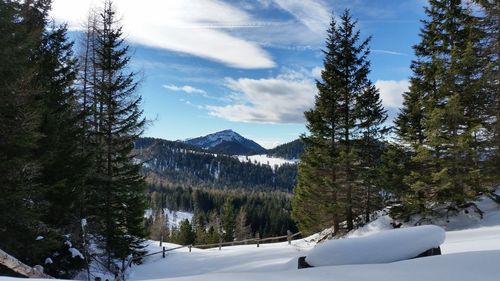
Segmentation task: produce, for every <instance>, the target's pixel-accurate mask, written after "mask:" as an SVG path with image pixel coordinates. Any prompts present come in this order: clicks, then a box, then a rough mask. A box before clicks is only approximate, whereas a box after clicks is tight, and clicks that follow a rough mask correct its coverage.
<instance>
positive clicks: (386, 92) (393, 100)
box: [375, 80, 410, 108]
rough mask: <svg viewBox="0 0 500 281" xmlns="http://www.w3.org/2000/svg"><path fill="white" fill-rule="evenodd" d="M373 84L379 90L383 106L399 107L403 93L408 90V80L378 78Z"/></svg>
mask: <svg viewBox="0 0 500 281" xmlns="http://www.w3.org/2000/svg"><path fill="white" fill-rule="evenodd" d="M375 86H376V87H377V88H378V89H379V90H380V97H381V98H382V103H383V105H384V106H385V107H392V108H399V107H401V105H402V104H403V93H404V92H406V91H408V87H409V86H410V83H409V82H408V80H399V81H396V80H378V81H377V82H375Z"/></svg>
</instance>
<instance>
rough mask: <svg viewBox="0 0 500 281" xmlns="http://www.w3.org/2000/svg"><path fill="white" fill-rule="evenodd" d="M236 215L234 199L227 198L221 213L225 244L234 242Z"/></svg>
mask: <svg viewBox="0 0 500 281" xmlns="http://www.w3.org/2000/svg"><path fill="white" fill-rule="evenodd" d="M234 219H235V215H234V207H233V204H232V199H231V198H230V197H228V198H226V200H225V202H224V206H223V207H222V212H221V227H222V239H223V240H224V241H225V242H231V241H233V240H234V228H235V220H234Z"/></svg>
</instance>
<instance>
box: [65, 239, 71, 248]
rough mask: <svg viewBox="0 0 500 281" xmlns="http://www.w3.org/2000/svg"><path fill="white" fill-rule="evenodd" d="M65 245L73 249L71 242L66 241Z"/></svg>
mask: <svg viewBox="0 0 500 281" xmlns="http://www.w3.org/2000/svg"><path fill="white" fill-rule="evenodd" d="M64 245H66V246H68V247H70V248H71V247H73V244H71V241H68V240H66V241H64Z"/></svg>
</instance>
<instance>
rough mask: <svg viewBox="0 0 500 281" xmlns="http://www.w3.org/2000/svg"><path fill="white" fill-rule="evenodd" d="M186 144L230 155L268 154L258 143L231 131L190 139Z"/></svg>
mask: <svg viewBox="0 0 500 281" xmlns="http://www.w3.org/2000/svg"><path fill="white" fill-rule="evenodd" d="M185 142H186V143H188V144H191V145H194V146H197V147H200V148H203V149H206V150H210V151H213V152H216V153H223V154H229V155H235V154H244V155H251V154H261V153H265V152H266V150H265V149H264V148H263V147H262V146H260V145H259V144H257V143H256V142H254V141H252V140H249V139H246V138H244V137H242V136H241V135H240V134H238V133H236V132H235V131H233V130H231V129H227V130H223V131H219V132H216V133H212V134H208V135H206V136H203V137H198V138H193V139H188V140H186V141H185Z"/></svg>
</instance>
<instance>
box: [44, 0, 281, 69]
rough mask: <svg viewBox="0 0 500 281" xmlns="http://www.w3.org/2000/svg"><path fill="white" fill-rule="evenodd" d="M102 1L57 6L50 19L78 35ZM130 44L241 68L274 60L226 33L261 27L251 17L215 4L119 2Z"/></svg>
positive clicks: (202, 0) (209, 0)
mask: <svg viewBox="0 0 500 281" xmlns="http://www.w3.org/2000/svg"><path fill="white" fill-rule="evenodd" d="M100 3H101V1H98V0H78V1H68V0H55V1H54V3H53V4H52V6H53V9H52V12H51V16H52V17H54V18H55V19H56V20H59V21H64V22H67V23H68V24H69V26H70V28H72V29H79V28H81V26H82V25H83V23H84V22H85V19H86V16H87V14H88V10H89V8H90V7H95V6H98V5H99V4H100ZM115 5H116V7H117V9H118V12H119V14H120V15H122V16H121V18H122V19H123V21H122V23H123V25H124V30H125V32H126V34H127V36H128V40H130V41H131V42H133V43H138V44H141V45H145V46H149V47H154V48H160V49H167V50H171V51H176V52H181V53H187V54H190V55H194V56H198V57H203V58H206V59H209V60H213V61H217V62H221V63H223V64H225V65H228V66H231V67H235V68H243V69H257V68H271V67H274V66H275V65H276V64H275V62H274V61H273V59H272V58H271V56H270V55H269V54H268V53H267V52H266V51H265V50H264V49H262V48H261V47H260V46H258V45H257V44H256V43H254V42H250V41H248V40H245V39H244V38H241V37H238V36H235V35H234V34H231V33H230V32H229V31H228V29H231V28H235V27H243V26H244V27H254V26H259V23H258V22H257V21H256V20H255V19H254V18H252V16H251V15H249V14H248V13H247V12H245V11H244V10H242V9H238V8H236V7H234V6H232V5H230V4H227V3H224V2H221V1H216V0H192V1H164V0H142V1H137V0H119V1H115Z"/></svg>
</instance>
